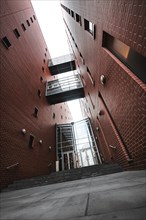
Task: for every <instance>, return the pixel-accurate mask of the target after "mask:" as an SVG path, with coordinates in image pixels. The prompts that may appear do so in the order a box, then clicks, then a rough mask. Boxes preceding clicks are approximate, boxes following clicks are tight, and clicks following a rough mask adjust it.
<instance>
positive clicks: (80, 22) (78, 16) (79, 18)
mask: <svg viewBox="0 0 146 220" xmlns="http://www.w3.org/2000/svg"><path fill="white" fill-rule="evenodd" d="M76 22H78V23H79V24H80V25H82V20H81V16H80V15H78V14H76Z"/></svg>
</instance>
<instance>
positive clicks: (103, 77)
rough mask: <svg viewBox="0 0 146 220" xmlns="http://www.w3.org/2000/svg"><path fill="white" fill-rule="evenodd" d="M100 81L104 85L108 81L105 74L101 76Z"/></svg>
mask: <svg viewBox="0 0 146 220" xmlns="http://www.w3.org/2000/svg"><path fill="white" fill-rule="evenodd" d="M100 82H101V84H102V85H104V84H105V83H106V77H105V76H104V75H101V76H100Z"/></svg>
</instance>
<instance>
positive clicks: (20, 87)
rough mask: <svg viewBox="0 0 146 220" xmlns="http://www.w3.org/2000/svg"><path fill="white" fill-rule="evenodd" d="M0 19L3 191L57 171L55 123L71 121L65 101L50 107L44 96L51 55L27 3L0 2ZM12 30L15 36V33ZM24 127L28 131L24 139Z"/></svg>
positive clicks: (0, 130)
mask: <svg viewBox="0 0 146 220" xmlns="http://www.w3.org/2000/svg"><path fill="white" fill-rule="evenodd" d="M34 16H35V17H34ZM31 18H32V21H31ZM34 18H36V19H34ZM0 19H1V33H0V37H1V39H2V38H3V37H5V36H6V37H7V38H8V40H9V41H10V43H11V47H9V48H8V49H7V48H5V46H4V45H3V44H2V42H0V48H1V53H0V55H1V66H0V68H1V70H0V72H1V79H0V121H1V125H0V136H1V143H0V144H1V147H0V164H1V168H0V176H1V187H5V186H7V184H9V183H11V182H12V181H13V180H16V179H22V178H28V177H32V176H38V175H44V174H48V173H50V172H51V171H54V170H55V160H56V152H55V123H65V122H69V121H71V120H72V117H71V114H70V111H69V108H68V105H67V104H66V103H62V104H57V105H52V106H49V104H48V103H47V100H46V98H45V87H46V81H47V80H49V79H52V78H54V77H51V76H50V72H49V70H48V67H47V65H48V59H49V58H50V55H49V51H48V49H47V46H46V43H45V41H44V38H43V35H42V33H41V30H40V27H39V25H38V21H37V17H36V15H35V12H34V10H33V8H32V5H31V3H30V2H29V1H7V0H5V1H1V18H0ZM26 20H28V21H29V23H30V26H28V24H27V21H26ZM22 23H23V24H24V25H25V28H26V30H25V31H24V30H23V29H22V26H21V24H22ZM15 28H17V30H18V32H19V34H20V37H19V38H16V36H15V34H14V32H13V30H14V29H15ZM40 77H42V78H41V79H40ZM38 89H39V90H40V91H41V97H39V96H38ZM35 107H37V108H38V110H39V111H38V116H37V117H34V114H33V113H34V108H35ZM53 113H55V118H53ZM22 129H26V134H25V135H23V134H22V133H21V130H22ZM30 134H33V135H34V136H35V139H34V146H33V148H29V146H28V145H29V137H30ZM40 140H42V144H39V141H40ZM49 146H51V147H52V149H51V150H49ZM17 163H19V165H18V166H16V167H13V168H10V169H7V167H9V166H11V165H14V164H17ZM50 163H51V164H52V165H51V166H50V167H48V165H49V164H50Z"/></svg>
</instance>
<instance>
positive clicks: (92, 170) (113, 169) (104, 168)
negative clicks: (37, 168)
mask: <svg viewBox="0 0 146 220" xmlns="http://www.w3.org/2000/svg"><path fill="white" fill-rule="evenodd" d="M122 171H123V170H122V168H121V167H120V166H119V165H118V164H100V165H93V166H89V167H82V168H77V169H72V170H65V171H60V172H54V173H51V174H50V175H44V176H37V177H33V178H30V179H23V180H18V181H14V182H13V184H10V185H9V186H8V188H6V189H4V190H2V191H11V190H17V189H25V188H31V187H36V186H43V185H49V184H53V183H61V182H66V181H73V180H78V179H84V178H92V177H96V176H101V175H107V174H112V173H117V172H122Z"/></svg>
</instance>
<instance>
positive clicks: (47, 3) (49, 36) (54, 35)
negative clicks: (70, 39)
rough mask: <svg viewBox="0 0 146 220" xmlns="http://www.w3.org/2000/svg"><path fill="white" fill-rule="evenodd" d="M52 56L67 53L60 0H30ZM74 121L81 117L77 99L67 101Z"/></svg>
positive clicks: (67, 47)
mask: <svg viewBox="0 0 146 220" xmlns="http://www.w3.org/2000/svg"><path fill="white" fill-rule="evenodd" d="M31 2H32V5H33V8H34V10H35V13H36V16H37V19H38V22H39V25H40V28H41V30H42V33H43V35H44V39H45V41H46V44H47V47H48V49H49V52H50V55H51V57H52V58H54V57H58V56H62V55H65V54H69V53H70V51H69V46H68V43H67V36H66V33H65V28H64V22H63V18H62V12H61V7H60V0H31ZM68 105H69V108H70V111H71V113H72V116H73V120H74V121H79V120H81V119H82V113H81V109H80V104H79V101H78V100H74V101H70V102H68Z"/></svg>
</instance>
